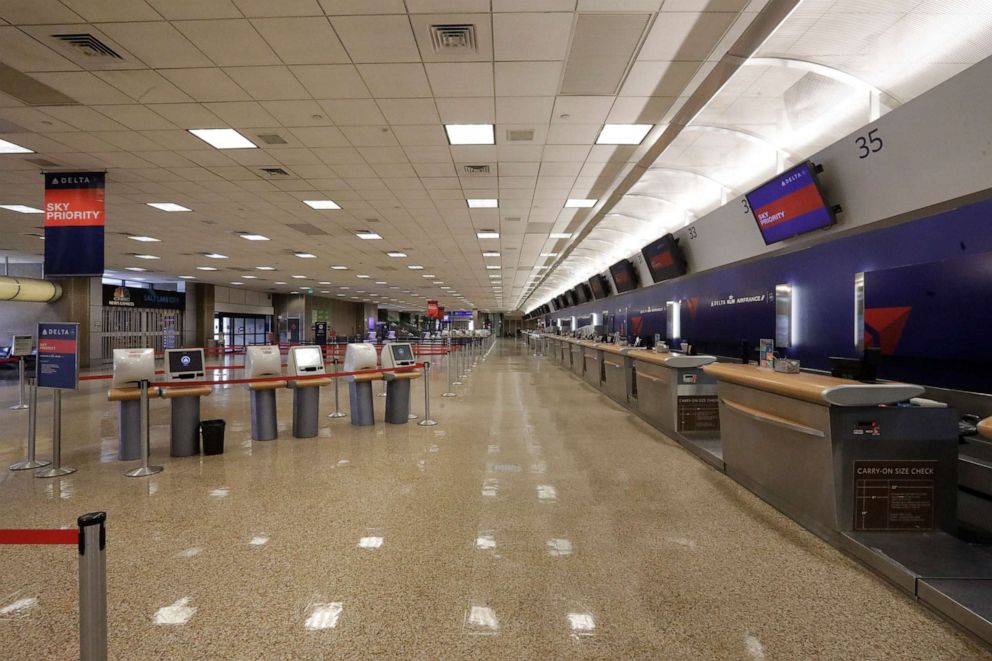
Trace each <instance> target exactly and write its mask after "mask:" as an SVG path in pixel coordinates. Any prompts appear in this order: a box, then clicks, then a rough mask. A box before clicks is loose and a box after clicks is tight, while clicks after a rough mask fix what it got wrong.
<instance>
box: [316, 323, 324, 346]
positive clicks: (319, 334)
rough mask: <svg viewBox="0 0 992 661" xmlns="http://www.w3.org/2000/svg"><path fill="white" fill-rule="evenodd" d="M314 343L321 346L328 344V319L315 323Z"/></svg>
mask: <svg viewBox="0 0 992 661" xmlns="http://www.w3.org/2000/svg"><path fill="white" fill-rule="evenodd" d="M313 343H314V344H319V345H321V346H323V345H325V344H327V322H326V321H318V322H316V323H315V324H314V325H313Z"/></svg>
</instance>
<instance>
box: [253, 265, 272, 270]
mask: <svg viewBox="0 0 992 661" xmlns="http://www.w3.org/2000/svg"><path fill="white" fill-rule="evenodd" d="M255 268H256V269H257V270H259V271H275V270H276V267H274V266H256V267H255Z"/></svg>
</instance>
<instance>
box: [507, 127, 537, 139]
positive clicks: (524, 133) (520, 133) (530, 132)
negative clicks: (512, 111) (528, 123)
mask: <svg viewBox="0 0 992 661" xmlns="http://www.w3.org/2000/svg"><path fill="white" fill-rule="evenodd" d="M506 141H507V142H533V141H534V129H516V130H513V129H511V130H509V131H507V132H506Z"/></svg>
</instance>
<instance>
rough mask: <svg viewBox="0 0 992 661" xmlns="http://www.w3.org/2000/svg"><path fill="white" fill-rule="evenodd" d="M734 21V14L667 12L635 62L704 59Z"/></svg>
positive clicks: (660, 18) (651, 32) (645, 41)
mask: <svg viewBox="0 0 992 661" xmlns="http://www.w3.org/2000/svg"><path fill="white" fill-rule="evenodd" d="M736 18H737V14H736V13H735V12H703V13H693V12H668V13H665V14H664V15H663V16H661V17H659V18H658V20H657V21H656V22H655V24H654V26H653V27H652V28H651V31H650V32H649V33H648V36H647V38H646V39H645V40H644V45H643V46H641V52H640V53H639V54H638V56H637V59H638V60H641V61H643V60H662V61H671V60H705V59H706V56H707V55H709V53H710V51H712V50H713V47H714V46H715V45H716V43H717V42H718V41H719V40H720V37H722V36H723V33H724V32H726V31H727V28H729V27H730V25H731V24H732V23H733V22H734V19H736Z"/></svg>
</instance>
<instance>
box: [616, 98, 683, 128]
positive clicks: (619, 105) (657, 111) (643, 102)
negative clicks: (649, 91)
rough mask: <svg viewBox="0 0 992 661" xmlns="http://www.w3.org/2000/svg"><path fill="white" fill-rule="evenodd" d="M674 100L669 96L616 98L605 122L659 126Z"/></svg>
mask: <svg viewBox="0 0 992 661" xmlns="http://www.w3.org/2000/svg"><path fill="white" fill-rule="evenodd" d="M676 99H677V97H670V96H649V97H644V96H623V97H618V98H617V100H616V102H615V103H614V104H613V108H612V109H611V110H610V114H609V115H607V117H606V121H608V122H610V123H613V124H660V123H662V122H663V120H664V118H665V115H666V113H667V112H668V110H669V109H670V108H671V107H672V104H674V103H675V101H676Z"/></svg>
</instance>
